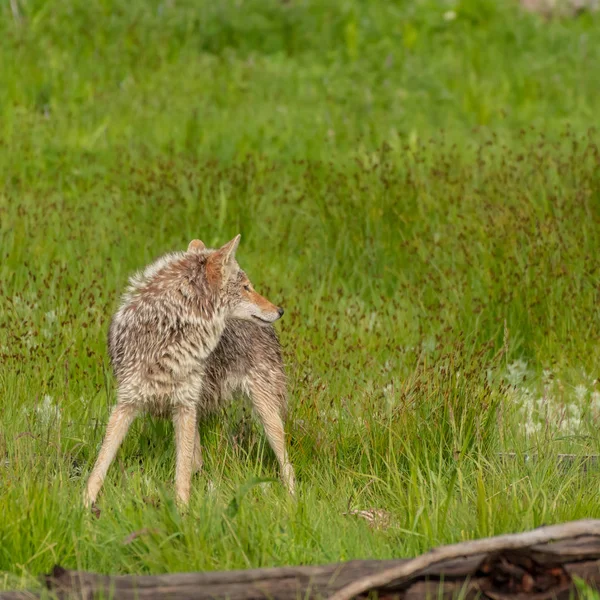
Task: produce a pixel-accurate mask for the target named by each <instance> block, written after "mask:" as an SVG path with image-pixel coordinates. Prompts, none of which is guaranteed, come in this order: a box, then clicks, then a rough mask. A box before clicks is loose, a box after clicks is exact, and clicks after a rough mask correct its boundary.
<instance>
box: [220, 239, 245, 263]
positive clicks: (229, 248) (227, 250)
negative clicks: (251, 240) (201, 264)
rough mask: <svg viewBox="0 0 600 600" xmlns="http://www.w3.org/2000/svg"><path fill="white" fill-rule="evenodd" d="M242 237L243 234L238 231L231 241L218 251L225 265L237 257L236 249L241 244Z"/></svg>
mask: <svg viewBox="0 0 600 600" xmlns="http://www.w3.org/2000/svg"><path fill="white" fill-rule="evenodd" d="M241 238H242V236H241V235H240V234H239V233H238V234H237V235H236V236H235V237H234V238H233V239H232V240H231V241H230V242H227V243H226V244H225V245H224V246H222V247H221V248H219V250H218V251H217V254H218V255H219V256H220V258H221V261H222V263H223V264H224V265H227V264H229V263H231V261H232V260H233V259H234V258H235V251H236V250H237V247H238V246H239V245H240V239H241Z"/></svg>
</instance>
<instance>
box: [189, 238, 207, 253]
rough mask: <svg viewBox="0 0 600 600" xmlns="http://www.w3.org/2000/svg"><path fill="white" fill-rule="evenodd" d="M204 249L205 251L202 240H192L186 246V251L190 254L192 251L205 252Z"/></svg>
mask: <svg viewBox="0 0 600 600" xmlns="http://www.w3.org/2000/svg"><path fill="white" fill-rule="evenodd" d="M205 249H206V245H205V244H204V242H203V241H202V240H192V241H191V242H190V244H189V246H188V249H187V251H188V252H192V251H200V250H205Z"/></svg>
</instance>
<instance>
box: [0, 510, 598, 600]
mask: <svg viewBox="0 0 600 600" xmlns="http://www.w3.org/2000/svg"><path fill="white" fill-rule="evenodd" d="M551 540H560V541H551ZM399 573H400V574H401V575H398V574H399ZM390 575H391V577H390ZM574 577H578V578H580V579H582V580H583V581H585V582H586V583H587V584H588V585H590V586H593V587H597V588H600V520H587V521H574V522H571V523H565V524H563V525H554V526H551V527H542V528H539V529H535V530H533V531H528V532H524V533H520V534H514V535H508V536H499V537H492V538H486V539H483V540H476V541H474V542H473V541H471V542H464V543H461V544H455V545H453V546H442V547H440V548H437V549H434V550H432V551H431V552H429V553H427V554H424V555H422V556H419V557H417V558H415V559H399V560H355V561H350V562H347V563H340V564H330V565H321V566H298V567H280V568H267V569H248V570H242V571H220V572H202V573H176V574H169V575H143V576H134V575H132V576H128V575H122V576H110V575H98V574H95V573H89V572H84V571H69V570H65V569H62V568H61V567H58V566H57V567H55V568H54V570H53V572H52V573H51V574H49V575H46V576H44V579H43V583H44V587H45V588H46V589H48V590H51V591H52V592H53V593H54V594H55V595H56V597H58V598H60V599H65V600H66V599H76V598H77V599H79V598H81V599H85V600H91V599H93V598H96V597H103V598H114V599H115V600H130V599H131V600H133V599H134V598H135V599H139V600H144V599H149V598H171V599H173V600H209V599H211V600H212V599H221V598H222V599H226V598H228V599H229V600H263V599H265V600H266V599H267V598H272V599H274V600H297V598H299V597H302V598H327V597H330V596H332V595H333V596H335V597H336V598H354V597H365V596H366V594H367V593H369V592H377V593H378V595H379V597H380V598H392V597H394V598H399V599H401V600H425V599H426V598H431V597H436V598H442V597H443V598H448V599H450V598H452V597H454V596H455V595H456V594H457V593H458V592H460V591H462V593H463V594H464V597H465V598H467V599H475V598H476V597H480V598H488V599H490V600H507V599H509V598H511V599H518V600H523V599H525V598H532V599H535V600H545V599H548V600H549V599H551V598H559V599H563V598H564V599H565V600H566V599H567V598H569V595H570V594H571V593H572V592H573V591H574V590H575V584H574V579H573V578H574ZM353 590H354V591H353ZM41 593H42V592H41V591H27V592H4V593H0V600H26V599H32V598H40V597H41Z"/></svg>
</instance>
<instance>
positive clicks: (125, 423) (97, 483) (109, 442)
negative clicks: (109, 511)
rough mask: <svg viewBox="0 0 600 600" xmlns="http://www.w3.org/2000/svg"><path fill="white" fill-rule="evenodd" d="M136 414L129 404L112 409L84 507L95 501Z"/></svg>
mask: <svg viewBox="0 0 600 600" xmlns="http://www.w3.org/2000/svg"><path fill="white" fill-rule="evenodd" d="M137 413H138V409H137V408H136V407H134V406H132V405H130V404H117V406H115V408H114V409H113V411H112V413H111V415H110V418H109V420H108V425H107V426H106V434H105V436H104V441H103V442H102V448H101V449H100V454H98V458H97V459H96V464H95V465H94V469H93V470H92V474H91V475H90V478H89V479H88V483H87V489H86V493H85V498H84V502H85V505H86V506H90V505H91V504H92V503H93V502H94V501H95V500H96V497H97V496H98V492H99V491H100V488H101V487H102V483H103V482H104V478H105V477H106V473H107V471H108V468H109V467H110V464H111V463H112V461H113V460H114V458H115V456H116V454H117V450H118V449H119V446H120V445H121V443H122V442H123V439H124V438H125V436H126V435H127V431H128V430H129V427H130V426H131V424H132V423H133V420H134V419H135V417H136V415H137Z"/></svg>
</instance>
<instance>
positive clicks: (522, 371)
mask: <svg viewBox="0 0 600 600" xmlns="http://www.w3.org/2000/svg"><path fill="white" fill-rule="evenodd" d="M507 369H508V382H509V383H510V384H511V385H514V386H518V385H519V384H520V383H522V382H523V380H524V379H525V376H526V375H527V363H526V362H525V361H524V360H520V359H519V360H516V361H514V362H512V363H511V364H510V365H508V366H507Z"/></svg>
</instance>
